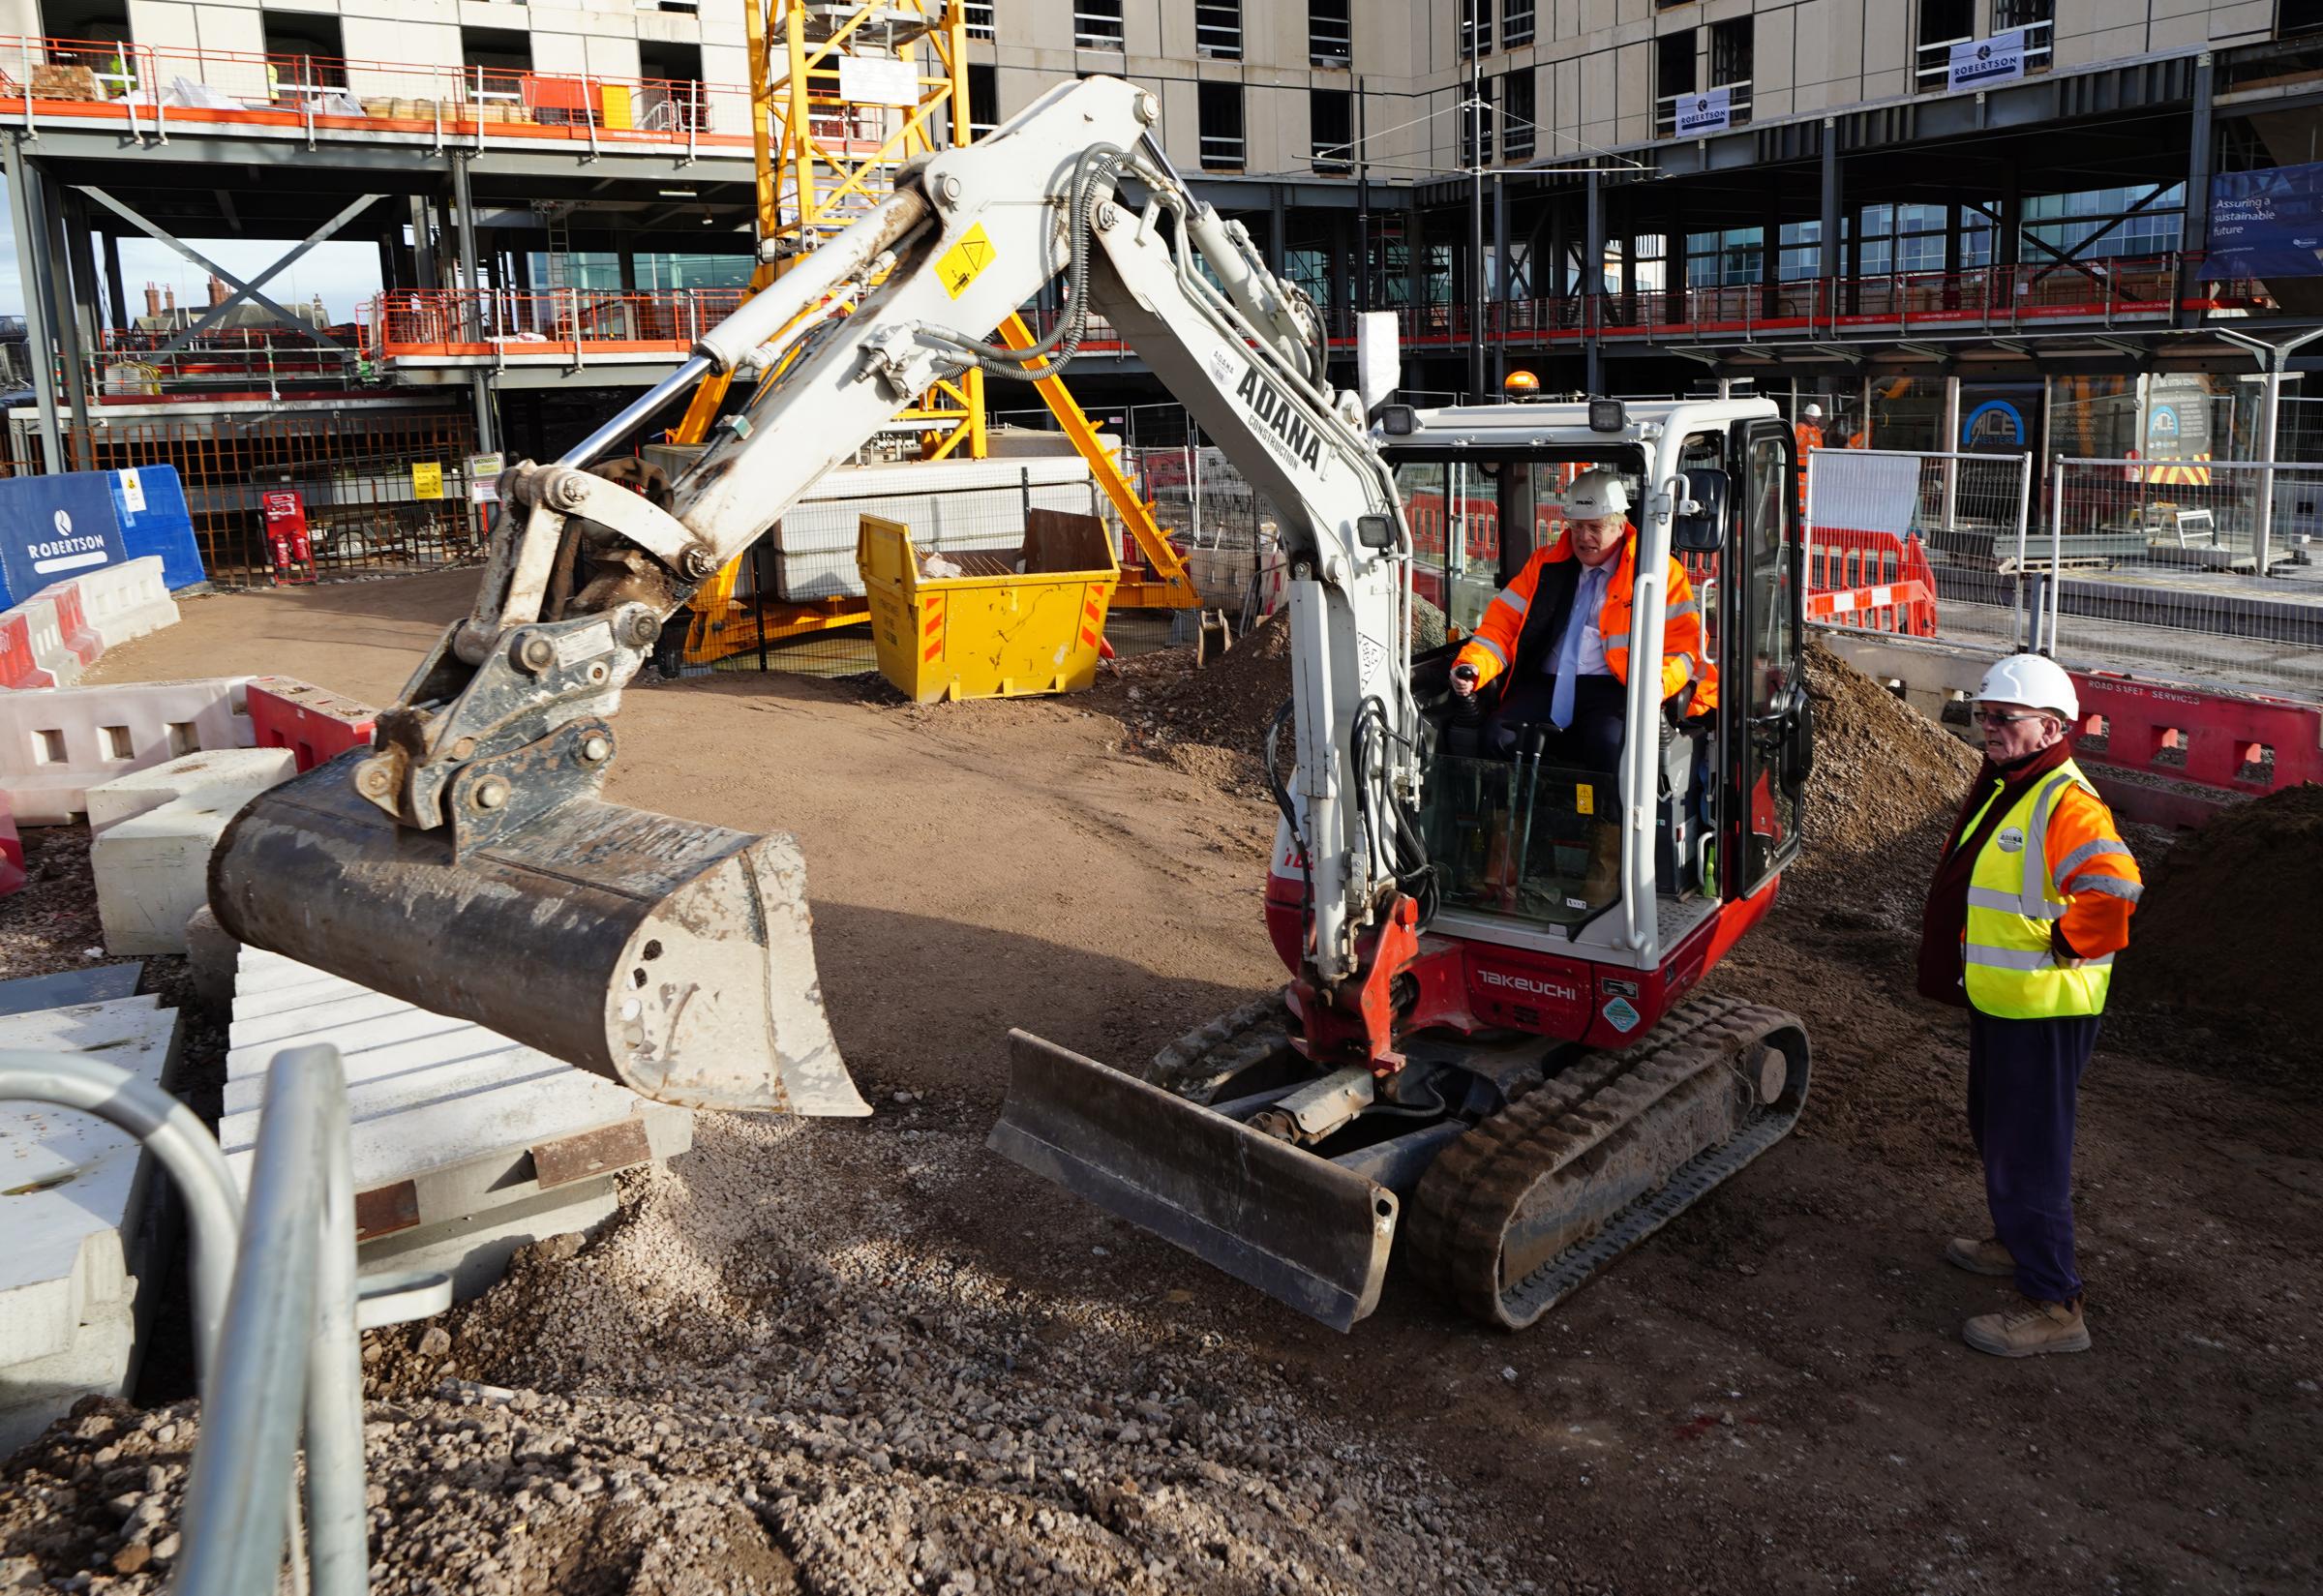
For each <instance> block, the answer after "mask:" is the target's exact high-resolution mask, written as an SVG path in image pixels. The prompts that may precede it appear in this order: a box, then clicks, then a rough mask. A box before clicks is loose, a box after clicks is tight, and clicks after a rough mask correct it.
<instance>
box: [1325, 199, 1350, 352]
mask: <svg viewBox="0 0 2323 1596" xmlns="http://www.w3.org/2000/svg"><path fill="white" fill-rule="evenodd" d="M1352 250H1353V246H1352V245H1351V244H1349V243H1348V242H1347V219H1346V217H1345V216H1344V215H1343V214H1342V213H1341V212H1338V211H1333V212H1332V213H1331V249H1330V253H1329V255H1328V256H1327V258H1326V259H1325V261H1324V271H1325V276H1324V282H1325V283H1326V284H1327V285H1329V287H1330V294H1331V303H1330V305H1329V306H1328V307H1327V308H1326V311H1325V314H1324V320H1325V322H1326V323H1328V322H1332V321H1336V320H1339V319H1341V318H1342V317H1343V316H1344V315H1345V313H1346V311H1347V307H1348V305H1349V303H1350V302H1351V301H1350V295H1351V294H1352V293H1353V289H1352V288H1351V286H1349V283H1350V279H1351V277H1352V275H1353V271H1352V268H1353V266H1354V261H1353V260H1352V259H1351V258H1350V257H1349V256H1350V255H1351V252H1352ZM1348 325H1349V326H1350V327H1352V326H1353V325H1354V324H1353V323H1352V322H1349V323H1348ZM1328 337H1329V335H1328V334H1327V333H1326V335H1325V338H1326V347H1328V342H1327V340H1328Z"/></svg>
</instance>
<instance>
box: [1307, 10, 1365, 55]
mask: <svg viewBox="0 0 2323 1596" xmlns="http://www.w3.org/2000/svg"><path fill="white" fill-rule="evenodd" d="M1307 58H1308V60H1309V61H1311V62H1312V63H1313V64H1314V65H1315V66H1318V67H1343V66H1345V65H1346V64H1347V63H1348V62H1350V61H1352V60H1354V59H1355V35H1354V30H1353V28H1352V27H1351V26H1350V25H1349V23H1348V20H1347V0H1307Z"/></svg>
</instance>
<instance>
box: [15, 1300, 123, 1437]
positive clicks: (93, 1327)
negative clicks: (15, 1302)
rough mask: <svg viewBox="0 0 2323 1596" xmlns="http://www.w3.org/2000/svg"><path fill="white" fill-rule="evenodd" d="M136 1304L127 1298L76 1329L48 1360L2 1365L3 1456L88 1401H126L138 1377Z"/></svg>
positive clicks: (97, 1311) (106, 1308) (113, 1303)
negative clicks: (100, 1397) (104, 1398)
mask: <svg viewBox="0 0 2323 1596" xmlns="http://www.w3.org/2000/svg"><path fill="white" fill-rule="evenodd" d="M137 1329H138V1326H137V1312H136V1303H135V1301H134V1300H133V1299H132V1298H129V1297H122V1298H119V1299H117V1300H115V1301H113V1302H110V1303H106V1304H104V1305H102V1306H101V1307H99V1308H98V1309H96V1310H94V1311H93V1312H92V1315H91V1317H90V1318H89V1320H88V1321H87V1322H86V1323H83V1324H78V1325H75V1327H74V1329H73V1334H72V1338H71V1339H70V1340H68V1341H67V1342H66V1344H65V1345H63V1346H61V1347H59V1348H57V1350H55V1351H54V1352H51V1353H49V1354H47V1355H46V1356H45V1357H40V1358H31V1359H27V1360H25V1361H23V1362H21V1363H14V1364H8V1365H5V1366H0V1457H5V1456H7V1455H8V1454H9V1453H11V1452H14V1451H15V1450H16V1448H18V1447H20V1446H22V1445H23V1444H24V1443H25V1442H27V1441H29V1440H31V1439H32V1438H33V1437H34V1436H36V1435H38V1434H40V1432H41V1431H42V1430H45V1429H47V1428H48V1427H49V1426H50V1425H51V1424H54V1423H55V1422H56V1421H57V1420H59V1419H61V1418H63V1417H64V1416H65V1414H66V1413H68V1412H69V1411H71V1409H72V1406H73V1404H74V1403H75V1402H76V1401H78V1400H80V1399H81V1398H83V1397H88V1396H97V1395H103V1396H107V1397H120V1396H126V1395H127V1394H128V1392H129V1387H130V1385H131V1383H132V1382H133V1381H134V1380H135V1379H136V1366H137V1350H138V1340H139V1338H138V1334H137Z"/></svg>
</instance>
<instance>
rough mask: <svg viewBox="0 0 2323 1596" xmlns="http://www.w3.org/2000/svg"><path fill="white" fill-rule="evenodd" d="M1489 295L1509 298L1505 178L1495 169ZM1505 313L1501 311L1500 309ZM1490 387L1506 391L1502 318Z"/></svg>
mask: <svg viewBox="0 0 2323 1596" xmlns="http://www.w3.org/2000/svg"><path fill="white" fill-rule="evenodd" d="M1492 287H1493V299H1494V300H1496V301H1498V302H1499V304H1501V305H1502V306H1503V307H1505V306H1506V305H1507V304H1508V299H1509V273H1508V179H1507V178H1506V177H1504V176H1503V175H1501V174H1500V173H1498V172H1494V173H1493V285H1492ZM1503 314H1504V315H1505V311H1504V312H1503ZM1493 392H1494V393H1500V394H1504V393H1506V392H1508V327H1507V324H1506V322H1503V323H1502V325H1501V328H1500V336H1499V337H1497V338H1495V339H1493Z"/></svg>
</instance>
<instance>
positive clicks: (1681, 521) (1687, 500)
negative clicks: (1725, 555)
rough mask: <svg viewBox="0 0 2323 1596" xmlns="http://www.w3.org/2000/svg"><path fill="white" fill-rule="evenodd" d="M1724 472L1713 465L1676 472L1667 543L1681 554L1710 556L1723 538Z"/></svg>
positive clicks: (1724, 520) (1724, 509)
mask: <svg viewBox="0 0 2323 1596" xmlns="http://www.w3.org/2000/svg"><path fill="white" fill-rule="evenodd" d="M1728 487H1729V482H1728V478H1727V474H1726V473H1725V472H1724V471H1722V470H1718V469H1716V468H1715V467H1703V468H1701V469H1698V470H1691V471H1681V472H1680V473H1679V474H1678V493H1677V513H1676V515H1675V516H1674V518H1673V520H1672V521H1671V524H1670V546H1671V548H1672V549H1674V550H1675V551H1676V552H1677V553H1679V554H1681V555H1714V554H1716V553H1717V552H1718V545H1719V544H1720V543H1722V542H1724V541H1725V538H1726V496H1727V491H1728Z"/></svg>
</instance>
